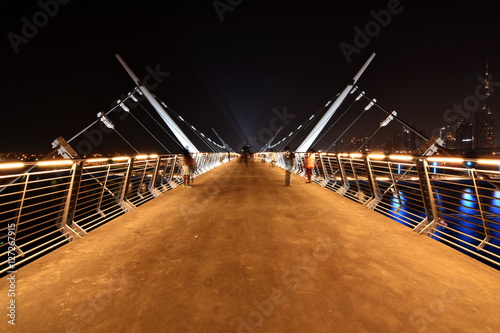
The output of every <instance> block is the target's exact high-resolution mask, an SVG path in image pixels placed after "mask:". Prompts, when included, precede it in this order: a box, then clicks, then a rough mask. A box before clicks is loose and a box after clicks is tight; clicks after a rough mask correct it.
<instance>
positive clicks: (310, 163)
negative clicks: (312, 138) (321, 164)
mask: <svg viewBox="0 0 500 333" xmlns="http://www.w3.org/2000/svg"><path fill="white" fill-rule="evenodd" d="M315 165H316V156H314V150H312V149H309V151H308V152H307V154H306V158H305V163H304V168H305V169H306V175H307V181H306V183H310V182H311V178H312V171H313V168H314V166H315Z"/></svg>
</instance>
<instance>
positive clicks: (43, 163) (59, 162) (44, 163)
mask: <svg viewBox="0 0 500 333" xmlns="http://www.w3.org/2000/svg"><path fill="white" fill-rule="evenodd" d="M72 164H73V161H68V160H57V161H40V162H38V163H37V164H36V165H38V166H57V165H72Z"/></svg>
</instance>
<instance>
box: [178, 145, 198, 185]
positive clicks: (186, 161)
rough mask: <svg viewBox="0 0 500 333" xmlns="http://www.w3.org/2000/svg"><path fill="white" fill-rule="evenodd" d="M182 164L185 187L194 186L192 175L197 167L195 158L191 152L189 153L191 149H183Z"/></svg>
mask: <svg viewBox="0 0 500 333" xmlns="http://www.w3.org/2000/svg"><path fill="white" fill-rule="evenodd" d="M180 162H181V166H182V180H183V184H182V186H183V187H187V188H192V187H193V186H192V185H191V176H192V173H193V171H194V167H195V163H196V162H195V159H194V158H193V156H191V154H190V153H189V150H187V149H183V150H182V157H181V161H180Z"/></svg>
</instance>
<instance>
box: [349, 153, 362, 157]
mask: <svg viewBox="0 0 500 333" xmlns="http://www.w3.org/2000/svg"><path fill="white" fill-rule="evenodd" d="M349 156H350V157H351V158H361V157H363V154H357V153H353V154H349Z"/></svg>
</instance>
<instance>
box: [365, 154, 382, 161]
mask: <svg viewBox="0 0 500 333" xmlns="http://www.w3.org/2000/svg"><path fill="white" fill-rule="evenodd" d="M368 157H369V158H371V159H374V160H383V159H384V158H385V155H381V154H370V155H368Z"/></svg>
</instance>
